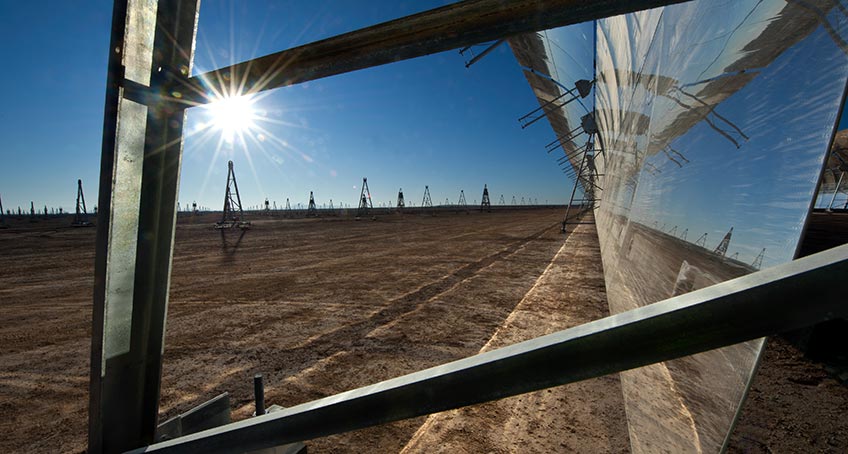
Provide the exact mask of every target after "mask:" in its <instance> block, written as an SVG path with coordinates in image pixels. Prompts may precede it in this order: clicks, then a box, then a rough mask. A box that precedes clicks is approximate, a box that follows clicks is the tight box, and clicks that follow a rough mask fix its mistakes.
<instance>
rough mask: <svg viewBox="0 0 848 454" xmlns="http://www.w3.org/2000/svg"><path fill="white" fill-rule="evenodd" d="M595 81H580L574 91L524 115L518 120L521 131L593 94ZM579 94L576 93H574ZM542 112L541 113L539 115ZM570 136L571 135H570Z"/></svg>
mask: <svg viewBox="0 0 848 454" xmlns="http://www.w3.org/2000/svg"><path fill="white" fill-rule="evenodd" d="M594 83H595V81H593V80H585V79H580V80H578V81H577V82H575V83H574V88H573V89H568V88H566V89H565V93H563V94H561V95H559V96H557V97H556V98H553V99H551V100H550V101H548V102H546V103H544V104H542V105H541V106H539V107H537V108H536V109H534V110H533V111H532V112H530V113H528V114H526V115H524V116H523V117H521V118H519V119H518V122H519V123H520V124H521V129H525V128H527V127H528V126H530V125H532V124H533V123H536V122H537V121H539V120H541V119H542V118H545V116H546V115H547V114H548V112H552V111H556V110H559V109H562V108H563V107H565V106H567V105H568V104H570V103H572V102H574V101H576V100H578V99H581V98H586V97H587V96H589V94H590V93H591V92H592V85H594ZM575 91H576V92H577V93H574V92H575ZM565 96H569V98H568V99H566V100H565V101H563V102H561V103H559V104H557V101H559V100H560V99H562V98H564V97H565ZM539 112H541V113H539ZM569 134H570V133H569Z"/></svg>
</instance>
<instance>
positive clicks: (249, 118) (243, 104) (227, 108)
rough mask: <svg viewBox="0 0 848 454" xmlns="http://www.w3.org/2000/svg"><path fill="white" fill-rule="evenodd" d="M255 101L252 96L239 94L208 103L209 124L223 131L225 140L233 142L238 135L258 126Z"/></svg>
mask: <svg viewBox="0 0 848 454" xmlns="http://www.w3.org/2000/svg"><path fill="white" fill-rule="evenodd" d="M254 102H255V101H254V100H253V99H252V97H250V96H237V97H230V98H223V99H219V100H217V101H215V102H212V103H209V104H207V105H206V106H205V107H206V111H207V113H208V114H209V117H210V122H209V125H210V126H211V127H213V128H215V129H217V130H219V131H221V135H222V137H223V138H224V140H226V141H228V142H232V141H233V139H234V138H235V137H236V136H242V135H243V134H245V133H247V132H248V131H250V130H251V129H253V128H254V127H255V126H256V123H255V120H256V110H255V109H254V107H253V105H254Z"/></svg>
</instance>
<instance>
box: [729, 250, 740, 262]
mask: <svg viewBox="0 0 848 454" xmlns="http://www.w3.org/2000/svg"><path fill="white" fill-rule="evenodd" d="M738 258H739V251H736V252H734V253H733V255H731V256H730V260H736V259H738Z"/></svg>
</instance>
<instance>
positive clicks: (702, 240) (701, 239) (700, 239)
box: [695, 233, 707, 247]
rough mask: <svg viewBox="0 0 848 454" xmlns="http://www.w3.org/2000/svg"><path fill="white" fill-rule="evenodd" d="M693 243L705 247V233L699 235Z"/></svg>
mask: <svg viewBox="0 0 848 454" xmlns="http://www.w3.org/2000/svg"><path fill="white" fill-rule="evenodd" d="M695 244H696V245H698V246H701V247H707V234H706V233H704V234H703V235H701V236H699V237H698V239H697V240H695Z"/></svg>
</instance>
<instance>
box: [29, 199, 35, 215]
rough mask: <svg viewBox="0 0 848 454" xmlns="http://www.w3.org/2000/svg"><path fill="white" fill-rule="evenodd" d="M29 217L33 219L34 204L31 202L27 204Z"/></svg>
mask: <svg viewBox="0 0 848 454" xmlns="http://www.w3.org/2000/svg"><path fill="white" fill-rule="evenodd" d="M29 216H30V217H31V218H35V203H34V202H33V201H32V200H30V202H29Z"/></svg>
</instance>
